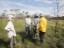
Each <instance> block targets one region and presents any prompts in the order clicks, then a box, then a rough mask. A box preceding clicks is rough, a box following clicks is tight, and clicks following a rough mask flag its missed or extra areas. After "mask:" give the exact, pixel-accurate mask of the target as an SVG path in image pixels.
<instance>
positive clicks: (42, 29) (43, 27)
mask: <svg viewBox="0 0 64 48" xmlns="http://www.w3.org/2000/svg"><path fill="white" fill-rule="evenodd" d="M46 28H47V19H46V18H45V17H44V16H43V15H40V20H39V28H38V29H39V38H40V42H41V43H42V42H43V38H44V35H45V32H46Z"/></svg>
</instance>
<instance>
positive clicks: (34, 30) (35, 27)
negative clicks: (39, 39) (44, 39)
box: [33, 26, 37, 39]
mask: <svg viewBox="0 0 64 48" xmlns="http://www.w3.org/2000/svg"><path fill="white" fill-rule="evenodd" d="M36 30H37V26H34V27H33V32H34V35H33V37H34V39H35V37H36Z"/></svg>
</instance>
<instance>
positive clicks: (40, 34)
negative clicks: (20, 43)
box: [39, 31, 45, 42]
mask: <svg viewBox="0 0 64 48" xmlns="http://www.w3.org/2000/svg"><path fill="white" fill-rule="evenodd" d="M44 34H45V32H42V31H40V32H39V38H40V42H43V38H44Z"/></svg>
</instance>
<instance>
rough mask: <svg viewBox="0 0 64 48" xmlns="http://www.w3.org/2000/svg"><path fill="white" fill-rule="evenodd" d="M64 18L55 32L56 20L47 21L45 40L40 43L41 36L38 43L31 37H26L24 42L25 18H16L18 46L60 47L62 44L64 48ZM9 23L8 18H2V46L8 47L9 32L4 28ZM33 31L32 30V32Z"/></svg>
mask: <svg viewBox="0 0 64 48" xmlns="http://www.w3.org/2000/svg"><path fill="white" fill-rule="evenodd" d="M63 22H64V20H59V22H58V24H59V26H58V29H57V30H58V31H57V32H56V33H55V26H56V22H55V20H49V21H48V23H47V31H46V34H45V37H44V42H43V43H42V44H40V42H39V38H38V40H37V43H33V42H31V41H30V40H29V39H27V38H26V39H25V42H24V43H23V42H22V39H23V32H25V20H24V19H23V20H21V19H15V20H13V24H14V27H15V30H16V33H17V37H16V38H17V45H16V48H58V46H62V48H64V23H63ZM6 24H7V20H5V19H4V20H2V19H0V42H1V43H0V48H6V47H5V44H4V43H5V42H7V40H8V37H7V32H6V31H5V30H4V27H5V26H6ZM31 33H32V32H31Z"/></svg>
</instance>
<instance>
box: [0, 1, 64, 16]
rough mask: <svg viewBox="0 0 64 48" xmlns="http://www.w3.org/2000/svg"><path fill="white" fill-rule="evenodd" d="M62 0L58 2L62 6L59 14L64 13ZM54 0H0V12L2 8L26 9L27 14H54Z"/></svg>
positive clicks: (55, 6) (55, 5)
mask: <svg viewBox="0 0 64 48" xmlns="http://www.w3.org/2000/svg"><path fill="white" fill-rule="evenodd" d="M63 4H64V0H61V1H60V2H59V6H62V9H61V10H62V11H61V13H60V15H64V14H63V13H64V6H63ZM56 8H57V4H56V0H0V13H2V12H3V10H10V9H21V11H23V10H24V11H28V12H29V14H35V13H42V14H44V15H52V16H53V15H54V12H55V13H56Z"/></svg>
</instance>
